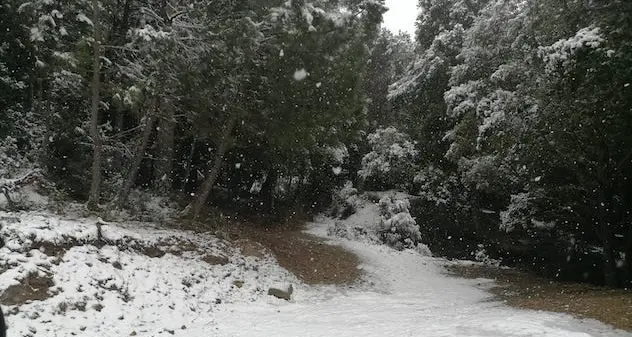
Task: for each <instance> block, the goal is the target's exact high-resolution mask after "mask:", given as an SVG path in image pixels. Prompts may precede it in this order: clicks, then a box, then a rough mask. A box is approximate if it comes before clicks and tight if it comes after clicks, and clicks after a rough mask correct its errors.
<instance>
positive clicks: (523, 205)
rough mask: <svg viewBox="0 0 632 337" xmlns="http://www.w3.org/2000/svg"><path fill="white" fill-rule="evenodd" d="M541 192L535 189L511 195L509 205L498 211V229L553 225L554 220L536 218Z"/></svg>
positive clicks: (548, 226)
mask: <svg viewBox="0 0 632 337" xmlns="http://www.w3.org/2000/svg"><path fill="white" fill-rule="evenodd" d="M542 194H543V192H542V191H535V192H521V193H517V194H513V195H511V202H510V203H509V206H508V207H507V209H506V210H504V211H502V212H500V229H501V230H504V231H506V232H511V231H513V230H515V229H526V228H537V229H551V228H553V227H555V223H554V222H547V221H542V220H539V219H536V216H537V214H538V212H539V207H538V201H539V200H540V199H541V198H542V197H543V195H542Z"/></svg>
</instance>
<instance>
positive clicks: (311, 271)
mask: <svg viewBox="0 0 632 337" xmlns="http://www.w3.org/2000/svg"><path fill="white" fill-rule="evenodd" d="M229 236H230V237H237V238H239V239H238V240H236V243H237V245H238V247H240V248H241V250H242V252H243V254H244V255H249V256H256V257H263V256H265V255H266V254H267V252H271V253H272V254H273V255H274V256H275V258H276V260H277V261H278V262H279V264H280V265H281V266H282V267H283V268H285V269H287V270H289V271H290V272H292V273H293V274H294V275H296V276H297V277H298V278H299V279H300V280H301V281H303V282H305V283H307V284H311V285H314V284H350V283H353V282H355V281H357V280H358V278H359V277H360V270H359V269H358V264H359V260H358V257H357V256H356V255H354V254H353V253H351V252H349V251H347V250H345V249H343V248H342V247H339V246H333V245H328V244H326V243H325V242H324V240H322V239H320V238H318V237H315V236H313V235H309V234H306V233H303V232H302V227H301V226H300V225H299V224H298V222H296V223H285V224H280V225H276V226H268V225H265V224H255V223H250V222H239V223H235V224H233V225H232V226H231V227H230V233H229Z"/></svg>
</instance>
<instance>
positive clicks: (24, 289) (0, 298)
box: [0, 274, 55, 305]
mask: <svg viewBox="0 0 632 337" xmlns="http://www.w3.org/2000/svg"><path fill="white" fill-rule="evenodd" d="M53 285H55V284H54V282H53V279H52V278H50V277H45V276H40V275H37V274H30V275H29V276H27V277H26V278H25V279H24V280H22V282H21V283H20V284H14V285H12V286H9V287H8V288H7V289H6V290H5V291H4V292H3V293H2V295H0V302H2V304H5V305H18V304H24V303H26V302H29V301H43V300H45V299H47V298H50V297H53V296H54V295H55V294H54V293H52V292H50V291H49V289H50V288H51V287H52V286H53Z"/></svg>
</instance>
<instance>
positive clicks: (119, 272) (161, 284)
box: [0, 208, 632, 337]
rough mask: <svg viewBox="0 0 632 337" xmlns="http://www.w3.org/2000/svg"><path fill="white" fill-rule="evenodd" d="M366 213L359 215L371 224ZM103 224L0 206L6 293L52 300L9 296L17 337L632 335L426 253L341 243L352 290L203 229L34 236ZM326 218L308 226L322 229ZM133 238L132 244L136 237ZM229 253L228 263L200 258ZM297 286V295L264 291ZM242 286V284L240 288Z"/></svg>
mask: <svg viewBox="0 0 632 337" xmlns="http://www.w3.org/2000/svg"><path fill="white" fill-rule="evenodd" d="M374 212H375V209H371V208H365V209H363V210H362V212H359V213H358V214H356V215H354V216H353V219H354V221H359V222H361V221H365V220H366V221H369V222H370V221H374V220H375V214H374ZM94 221H95V220H94V219H76V220H73V219H62V218H59V217H58V216H56V215H52V214H50V213H29V212H26V213H3V212H0V237H2V238H3V239H4V242H5V245H4V247H1V248H0V266H4V267H6V268H8V269H6V270H3V271H2V272H0V289H1V290H7V289H8V288H9V287H12V286H15V285H18V284H20V283H24V279H25V277H26V276H27V275H39V277H45V278H51V280H52V281H53V283H54V286H53V288H51V289H50V290H51V291H54V293H52V294H50V295H51V296H50V297H46V298H43V299H39V300H35V301H27V302H26V303H23V304H21V305H18V306H11V305H8V303H4V302H3V304H4V306H3V309H5V313H7V314H8V315H7V321H8V323H9V330H8V334H9V336H11V337H14V336H16V337H18V336H20V337H37V336H55V337H71V336H91V337H92V336H99V337H120V336H138V337H150V336H151V337H153V336H171V335H175V336H187V337H208V336H220V337H224V336H226V337H236V336H278V337H284V336H300V337H309V336H332V337H334V336H335V337H342V336H393V337H399V336H430V337H434V336H437V337H439V336H490V337H491V336H510V337H513V336H577V337H579V336H621V337H624V336H627V337H632V334H630V333H626V332H623V331H616V330H613V329H612V328H610V327H608V326H606V325H603V324H601V323H599V322H597V321H593V320H578V319H574V318H572V317H571V316H568V315H563V314H555V313H548V312H536V311H523V310H517V309H512V308H509V307H507V306H505V305H503V304H501V303H498V302H494V301H492V300H491V298H490V295H489V294H488V293H486V292H485V291H484V290H482V288H484V287H485V286H488V285H489V281H486V280H465V279H457V278H452V277H449V276H446V275H445V274H443V273H442V268H443V267H442V264H443V261H442V260H440V259H433V258H429V257H424V256H421V255H419V254H417V253H414V252H410V251H404V252H398V251H394V250H392V249H390V248H387V247H384V246H379V245H372V244H368V243H361V242H356V241H348V240H343V239H334V240H333V241H334V243H338V244H341V245H343V246H345V247H346V248H347V249H349V250H351V251H353V252H354V253H356V254H357V255H358V256H359V257H360V259H361V260H362V261H363V264H362V265H361V268H362V269H363V271H364V274H365V280H364V282H363V283H361V284H360V285H358V286H355V287H353V288H344V287H334V286H322V287H310V286H306V285H304V284H301V283H300V282H299V281H298V280H297V279H296V277H295V276H294V275H292V274H290V273H289V272H288V271H287V270H285V269H283V268H281V267H280V266H279V265H278V264H277V263H276V261H275V260H274V259H272V258H269V257H265V258H254V257H251V256H244V255H243V254H241V253H240V252H239V251H237V250H236V248H231V246H229V245H226V244H224V243H222V242H220V241H219V240H218V239H217V238H215V237H213V236H210V235H206V234H200V233H193V232H186V231H178V230H173V229H165V228H162V229H161V228H157V227H153V226H152V225H151V224H144V223H134V222H126V223H120V224H112V225H108V226H104V228H103V231H104V236H106V237H107V238H108V239H110V240H111V241H112V240H119V239H123V238H127V239H133V240H138V241H137V242H143V244H144V245H147V244H155V245H157V247H161V249H163V250H164V251H165V252H166V254H165V255H164V256H162V257H151V256H147V255H146V254H141V253H138V252H136V251H134V250H130V249H123V248H119V247H118V246H104V247H102V248H100V249H99V248H97V247H95V246H92V245H89V244H88V245H78V246H74V247H71V248H69V249H68V251H66V252H65V254H63V255H61V256H60V257H59V258H58V257H55V256H49V255H46V254H45V251H46V249H41V248H40V249H34V247H33V244H34V242H36V241H38V242H39V241H42V242H49V243H50V242H57V243H63V242H66V241H67V238H74V239H75V240H81V239H90V238H92V239H94V238H95V237H96V226H94ZM327 226H328V223H327V222H326V220H323V222H321V223H316V224H313V225H312V226H311V228H310V229H309V231H310V232H311V233H312V234H315V235H320V236H325V233H326V228H327ZM130 242H131V241H130ZM208 255H215V256H225V257H226V258H227V259H228V260H229V261H228V263H226V264H210V263H207V262H204V261H203V257H205V256H208ZM287 283H292V284H294V286H295V292H294V299H293V301H292V302H285V301H283V300H278V299H276V298H273V297H271V296H267V294H266V291H267V289H268V287H270V286H275V285H281V284H287ZM237 284H239V286H237Z"/></svg>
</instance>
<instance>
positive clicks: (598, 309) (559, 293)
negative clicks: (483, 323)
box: [448, 264, 632, 331]
mask: <svg viewBox="0 0 632 337" xmlns="http://www.w3.org/2000/svg"><path fill="white" fill-rule="evenodd" d="M448 270H449V272H450V273H451V274H453V275H457V276H460V277H464V278H470V279H475V278H486V279H492V280H495V281H496V285H495V287H493V288H492V289H491V291H492V293H493V294H495V295H496V296H497V297H498V298H500V299H502V300H503V301H505V302H506V303H507V304H509V305H511V306H514V307H518V308H524V309H533V310H546V311H554V312H564V313H569V314H572V315H575V316H577V317H582V318H583V317H585V318H594V319H597V320H599V321H602V322H604V323H607V324H610V325H613V326H615V327H617V328H619V329H623V330H627V331H632V291H630V290H622V289H608V288H603V287H597V286H592V285H588V284H576V283H560V282H554V281H551V280H548V279H544V278H540V277H536V276H533V275H530V274H527V273H524V272H520V271H517V270H515V269H505V268H496V267H492V266H485V265H480V264H454V265H449V266H448Z"/></svg>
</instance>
